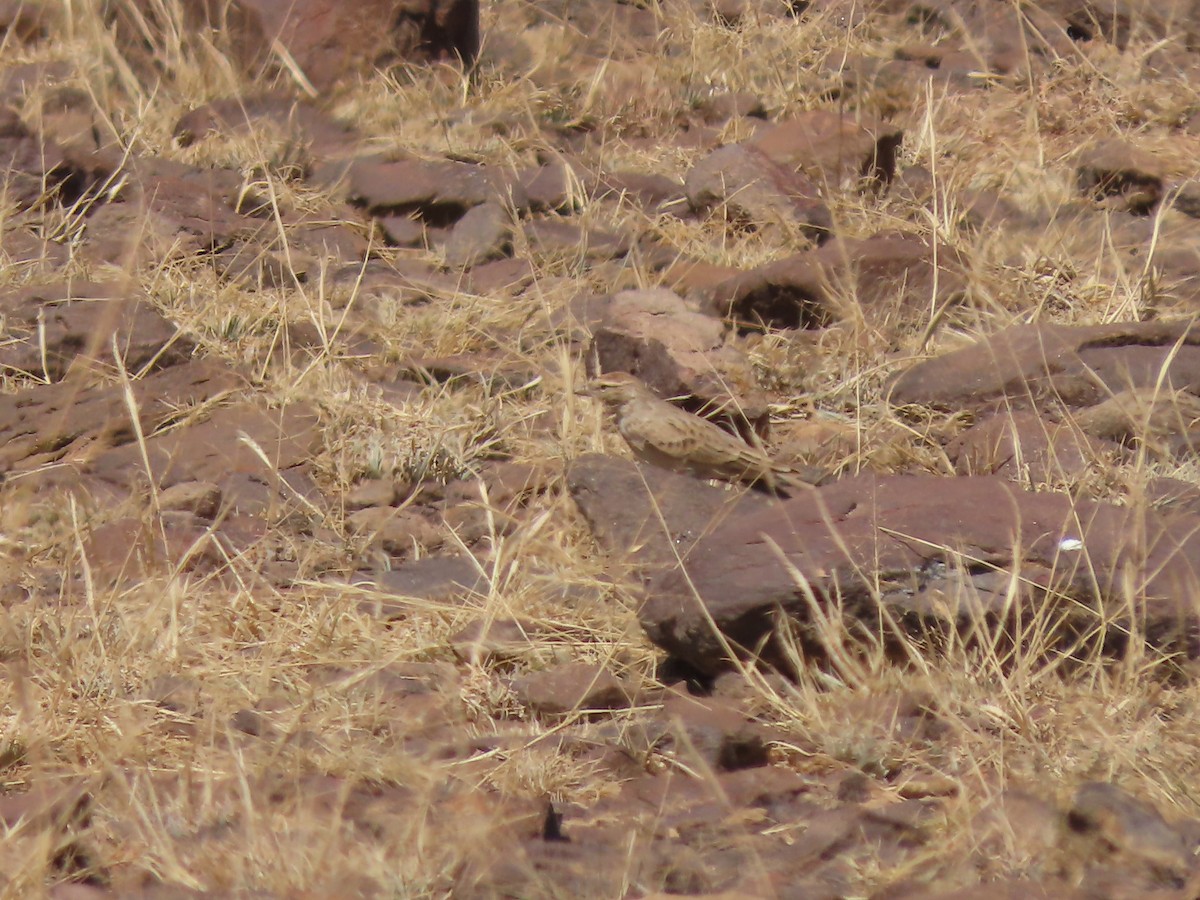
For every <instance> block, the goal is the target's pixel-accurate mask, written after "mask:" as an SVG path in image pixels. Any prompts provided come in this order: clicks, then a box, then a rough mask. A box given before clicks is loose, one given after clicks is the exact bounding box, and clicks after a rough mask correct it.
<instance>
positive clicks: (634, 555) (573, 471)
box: [566, 453, 771, 574]
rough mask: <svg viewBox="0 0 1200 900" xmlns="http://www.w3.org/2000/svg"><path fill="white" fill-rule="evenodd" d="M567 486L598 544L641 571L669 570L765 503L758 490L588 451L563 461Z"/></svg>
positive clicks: (765, 506)
mask: <svg viewBox="0 0 1200 900" xmlns="http://www.w3.org/2000/svg"><path fill="white" fill-rule="evenodd" d="M566 475H567V490H568V491H569V492H570V494H571V498H572V499H573V500H574V501H575V504H576V505H577V506H578V507H579V509H580V512H582V513H583V517H584V518H585V519H586V520H587V522H588V525H589V526H591V529H592V533H593V534H594V535H595V537H596V540H597V542H598V543H599V544H600V546H601V548H602V549H603V550H605V551H606V552H607V553H608V554H609V555H610V556H612V557H614V558H618V559H623V560H626V561H628V562H630V563H632V564H633V565H634V566H635V568H636V570H637V571H638V572H640V573H643V574H648V573H650V572H653V571H656V570H659V569H671V568H674V567H676V566H678V564H679V560H680V559H681V558H683V559H686V558H687V556H688V553H689V550H690V548H691V547H692V546H693V545H694V544H695V543H696V542H697V541H698V540H699V539H700V538H702V537H703V536H704V535H705V534H707V533H709V532H710V531H711V530H712V529H713V528H715V527H717V526H718V525H719V524H720V522H722V521H723V520H724V519H726V518H727V517H728V516H730V515H733V514H734V513H747V512H750V511H759V510H762V509H765V508H767V506H768V505H769V503H770V502H771V501H769V500H768V499H767V498H766V497H764V496H763V495H761V494H757V493H754V492H748V491H745V490H741V489H736V488H730V489H726V488H724V487H712V486H710V485H708V484H706V483H704V482H703V481H700V480H698V479H696V478H691V477H688V476H686V475H680V474H677V473H675V472H668V471H666V470H665V469H657V468H655V467H653V466H642V465H638V464H636V463H633V462H630V461H629V460H625V459H618V458H617V457H614V456H604V455H602V454H598V453H589V454H586V455H584V456H581V457H579V458H578V459H575V460H573V461H572V462H571V463H570V465H568V466H567V472H566Z"/></svg>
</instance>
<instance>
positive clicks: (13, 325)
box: [0, 282, 195, 381]
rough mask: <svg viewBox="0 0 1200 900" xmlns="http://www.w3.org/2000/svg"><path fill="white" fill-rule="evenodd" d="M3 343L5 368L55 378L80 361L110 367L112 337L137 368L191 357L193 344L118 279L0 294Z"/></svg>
mask: <svg viewBox="0 0 1200 900" xmlns="http://www.w3.org/2000/svg"><path fill="white" fill-rule="evenodd" d="M0 311H2V312H3V314H4V319H5V331H6V340H5V342H4V344H3V346H0V368H4V369H7V370H9V371H10V372H13V373H19V374H26V375H32V376H34V377H40V378H46V379H49V380H51V381H59V380H61V379H62V378H63V377H64V376H65V375H66V374H67V372H68V370H69V369H70V368H71V367H72V365H74V364H75V363H76V362H79V363H83V364H87V363H88V362H89V361H90V362H91V363H92V364H95V363H101V364H108V365H111V364H112V363H113V362H114V360H113V359H112V353H113V341H114V339H115V341H116V347H117V351H118V353H119V354H120V361H121V364H122V365H123V366H124V367H125V369H126V370H127V371H131V372H134V373H137V372H140V371H142V370H143V369H144V368H145V367H147V366H150V367H152V368H153V369H162V368H166V367H168V366H172V365H176V364H178V363H181V362H184V361H186V360H187V359H189V358H190V357H191V355H192V353H193V352H194V350H195V345H194V343H193V342H192V341H191V340H190V339H189V338H186V337H184V336H183V335H182V334H180V333H179V331H178V329H176V327H175V326H174V325H173V324H172V323H171V322H168V321H167V320H166V319H164V318H163V317H162V316H161V315H160V314H159V313H158V312H157V311H156V310H155V309H154V307H152V306H151V305H150V304H149V301H147V300H146V299H145V298H143V297H140V296H138V295H137V294H135V293H128V292H126V291H124V290H122V289H121V287H120V286H119V285H117V284H93V283H90V282H57V283H52V284H46V285H38V286H34V287H24V288H19V289H17V290H15V291H11V292H7V293H0Z"/></svg>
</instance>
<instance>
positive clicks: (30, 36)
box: [0, 0, 54, 44]
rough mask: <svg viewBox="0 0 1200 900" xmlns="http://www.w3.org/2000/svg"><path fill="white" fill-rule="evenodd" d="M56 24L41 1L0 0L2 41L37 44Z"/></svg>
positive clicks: (0, 33)
mask: <svg viewBox="0 0 1200 900" xmlns="http://www.w3.org/2000/svg"><path fill="white" fill-rule="evenodd" d="M53 24H54V22H53V19H52V16H51V14H50V10H49V9H48V8H47V7H46V5H45V4H44V3H43V2H41V0H0V40H3V39H7V40H11V41H15V42H17V43H21V44H35V43H37V42H38V41H40V40H42V39H43V38H45V37H46V35H47V34H48V33H49V31H50V28H51V27H52V25H53Z"/></svg>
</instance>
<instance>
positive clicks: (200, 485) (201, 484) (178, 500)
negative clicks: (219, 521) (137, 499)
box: [158, 481, 224, 519]
mask: <svg viewBox="0 0 1200 900" xmlns="http://www.w3.org/2000/svg"><path fill="white" fill-rule="evenodd" d="M223 496H224V495H223V493H222V491H221V488H220V487H219V486H217V485H215V484H213V483H212V482H211V481H184V482H181V483H180V484H174V485H171V487H169V488H167V489H166V490H164V491H163V492H162V493H160V494H159V495H158V508H159V509H161V510H170V511H177V512H190V513H192V514H193V515H195V516H196V517H197V518H200V519H213V518H215V517H216V515H217V512H218V510H220V508H221V499H222V497H223Z"/></svg>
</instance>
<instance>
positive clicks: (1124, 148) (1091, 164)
mask: <svg viewBox="0 0 1200 900" xmlns="http://www.w3.org/2000/svg"><path fill="white" fill-rule="evenodd" d="M1076 166H1077V168H1076V177H1077V179H1078V182H1079V189H1080V190H1081V191H1082V192H1083V193H1084V194H1086V195H1087V196H1089V197H1091V198H1093V199H1095V200H1107V199H1110V198H1117V199H1119V200H1120V202H1121V204H1122V206H1123V207H1124V208H1125V209H1128V210H1129V211H1130V212H1132V213H1148V212H1150V210H1152V209H1153V208H1154V207H1155V206H1157V205H1158V202H1159V200H1161V199H1162V194H1163V175H1162V167H1161V166H1160V165H1159V164H1158V162H1157V161H1156V160H1155V159H1154V158H1153V157H1152V156H1150V155H1149V154H1148V153H1146V152H1144V151H1142V150H1139V149H1138V148H1137V147H1135V146H1133V145H1132V144H1130V143H1128V142H1126V141H1123V140H1120V139H1117V138H1110V139H1106V140H1103V141H1099V142H1097V143H1095V144H1092V145H1091V146H1089V147H1086V148H1084V149H1083V150H1082V151H1081V152H1080V154H1079V161H1078V163H1077V164H1076Z"/></svg>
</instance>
